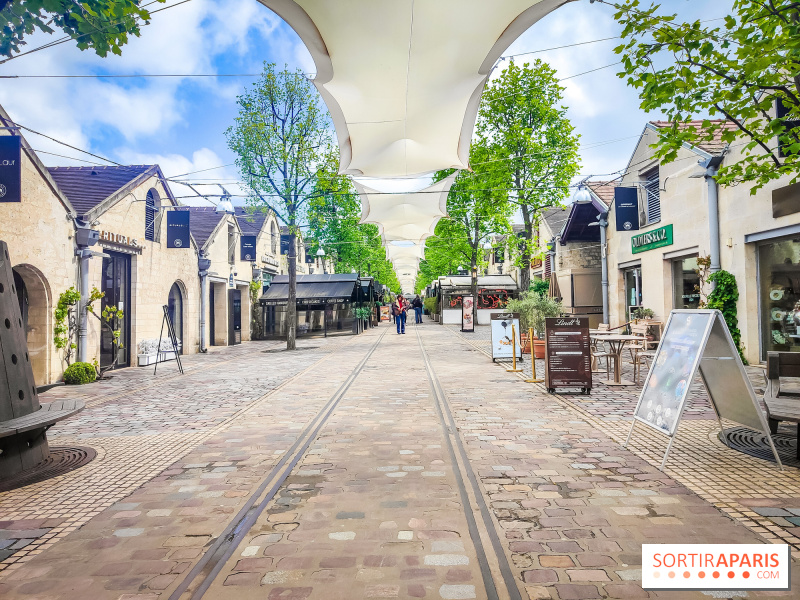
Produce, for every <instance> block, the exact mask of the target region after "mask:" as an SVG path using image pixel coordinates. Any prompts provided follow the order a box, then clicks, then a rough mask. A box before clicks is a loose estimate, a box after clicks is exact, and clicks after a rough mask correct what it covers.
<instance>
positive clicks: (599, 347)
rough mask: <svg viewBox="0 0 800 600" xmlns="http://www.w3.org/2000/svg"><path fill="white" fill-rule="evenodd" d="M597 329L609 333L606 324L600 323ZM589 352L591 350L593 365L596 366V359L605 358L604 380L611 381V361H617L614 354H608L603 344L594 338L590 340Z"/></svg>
mask: <svg viewBox="0 0 800 600" xmlns="http://www.w3.org/2000/svg"><path fill="white" fill-rule="evenodd" d="M597 329H598V330H599V331H609V329H610V328H609V325H608V323H600V324H599V325H598V326H597ZM591 350H592V364H593V365H597V359H598V358H605V359H606V378H608V379H611V359H614V360H615V361H616V360H617V355H616V354H614V353H613V352H610V351H609V350H608V349H607V348H606V346H605V343H604V342H603V341H602V340H601V339H599V338H594V339H593V340H592V344H591Z"/></svg>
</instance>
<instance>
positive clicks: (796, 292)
mask: <svg viewBox="0 0 800 600" xmlns="http://www.w3.org/2000/svg"><path fill="white" fill-rule="evenodd" d="M756 254H757V257H758V289H759V316H760V319H759V322H760V330H761V359H762V360H766V356H767V352H800V234H797V235H794V236H789V237H784V238H778V239H773V240H766V241H763V242H760V243H759V244H758V245H757V247H756Z"/></svg>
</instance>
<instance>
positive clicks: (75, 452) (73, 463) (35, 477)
mask: <svg viewBox="0 0 800 600" xmlns="http://www.w3.org/2000/svg"><path fill="white" fill-rule="evenodd" d="M95 456H97V452H95V450H94V449H93V448H85V447H83V446H77V447H74V448H61V447H58V446H56V447H51V448H50V456H48V457H47V458H46V459H44V460H43V461H42V462H40V463H39V464H38V465H36V466H35V467H33V468H32V469H30V470H29V471H24V472H22V473H19V474H17V475H14V476H13V477H9V478H8V479H3V480H0V492H8V491H9V490H15V489H17V488H21V487H25V486H26V485H31V484H32V483H38V482H40V481H45V480H46V479H52V478H53V477H58V476H59V475H64V474H65V473H69V472H70V471H74V470H75V469H79V468H81V467H82V466H83V465H85V464H87V463H89V462H91V461H92V460H94V457H95Z"/></svg>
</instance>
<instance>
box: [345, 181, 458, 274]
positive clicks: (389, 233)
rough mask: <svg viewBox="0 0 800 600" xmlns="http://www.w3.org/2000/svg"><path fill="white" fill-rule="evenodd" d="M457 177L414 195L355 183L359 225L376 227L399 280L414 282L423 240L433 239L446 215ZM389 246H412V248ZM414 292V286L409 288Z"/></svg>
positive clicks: (421, 253) (422, 252) (435, 184)
mask: <svg viewBox="0 0 800 600" xmlns="http://www.w3.org/2000/svg"><path fill="white" fill-rule="evenodd" d="M455 177H456V174H455V173H453V174H452V175H450V176H449V177H446V178H445V179H442V180H441V181H438V182H436V183H434V184H433V185H431V186H429V187H427V188H425V189H423V190H419V191H417V192H408V193H404V194H387V193H381V192H379V191H377V190H374V189H372V188H369V187H367V186H365V185H363V184H361V183H359V182H357V181H354V182H353V183H354V185H355V187H356V189H357V190H358V193H359V195H360V196H361V221H360V222H361V223H374V224H375V225H377V226H378V229H379V231H380V233H381V238H382V239H383V244H384V246H385V247H386V255H387V258H388V259H389V260H390V261H392V263H393V264H394V268H395V272H396V273H397V274H398V278H399V277H401V276H402V273H410V276H409V277H410V278H413V280H414V281H416V277H417V272H418V271H419V261H420V260H421V259H422V258H424V243H425V238H427V237H429V236H431V235H433V231H434V229H435V228H436V223H438V222H439V219H441V218H442V217H444V216H446V215H447V194H448V192H449V191H450V186H451V185H453V181H454V180H455ZM392 242H405V243H408V242H410V243H413V245H412V246H407V245H401V246H398V245H395V244H393V243H392ZM411 287H412V289H413V284H412V286H411Z"/></svg>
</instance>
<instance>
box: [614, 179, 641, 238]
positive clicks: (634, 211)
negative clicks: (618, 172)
mask: <svg viewBox="0 0 800 600" xmlns="http://www.w3.org/2000/svg"><path fill="white" fill-rule="evenodd" d="M614 211H615V212H614V214H615V216H616V221H617V231H638V230H639V190H638V189H637V188H635V187H617V188H614Z"/></svg>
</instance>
